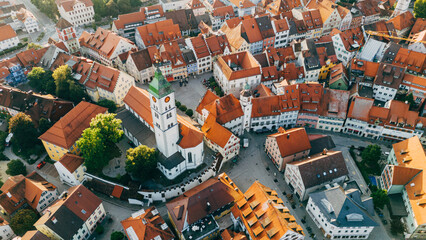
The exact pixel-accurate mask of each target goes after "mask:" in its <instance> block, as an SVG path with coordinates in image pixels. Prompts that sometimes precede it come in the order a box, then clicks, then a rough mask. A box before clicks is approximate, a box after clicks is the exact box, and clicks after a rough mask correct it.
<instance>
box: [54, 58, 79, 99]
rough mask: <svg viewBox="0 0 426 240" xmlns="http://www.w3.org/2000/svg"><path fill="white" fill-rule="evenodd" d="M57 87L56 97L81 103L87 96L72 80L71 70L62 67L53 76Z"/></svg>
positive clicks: (64, 66)
mask: <svg viewBox="0 0 426 240" xmlns="http://www.w3.org/2000/svg"><path fill="white" fill-rule="evenodd" d="M52 77H53V79H54V80H55V85H56V96H58V97H60V98H64V99H67V100H70V101H73V102H75V103H79V102H80V101H81V100H82V99H83V98H84V97H85V96H86V94H85V92H84V89H83V88H82V87H81V86H80V85H79V84H78V83H77V82H76V81H75V80H74V79H73V78H72V75H71V68H70V67H68V65H62V66H60V67H58V68H57V69H55V71H53V74H52Z"/></svg>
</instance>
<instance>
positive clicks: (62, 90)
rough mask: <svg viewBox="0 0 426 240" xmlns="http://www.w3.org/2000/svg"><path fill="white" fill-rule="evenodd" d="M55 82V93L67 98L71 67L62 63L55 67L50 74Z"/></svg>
mask: <svg viewBox="0 0 426 240" xmlns="http://www.w3.org/2000/svg"><path fill="white" fill-rule="evenodd" d="M52 77H53V79H55V84H56V95H57V96H58V97H60V98H65V99H69V98H68V97H69V87H70V86H69V82H68V80H69V79H71V68H69V67H68V65H62V66H60V67H58V68H57V69H55V71H53V74H52Z"/></svg>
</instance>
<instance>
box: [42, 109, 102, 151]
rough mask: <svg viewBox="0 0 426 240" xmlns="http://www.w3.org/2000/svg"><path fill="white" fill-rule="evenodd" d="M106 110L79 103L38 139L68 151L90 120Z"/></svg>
mask: <svg viewBox="0 0 426 240" xmlns="http://www.w3.org/2000/svg"><path fill="white" fill-rule="evenodd" d="M107 110H108V109H107V108H104V107H101V106H98V105H95V104H91V103H88V102H84V101H83V102H80V103H79V104H78V105H77V106H75V107H74V108H73V109H72V110H71V111H69V112H68V113H67V114H66V115H65V116H63V117H62V118H61V119H60V120H59V121H58V122H56V123H55V124H54V125H53V126H52V127H51V128H49V130H47V131H46V132H45V133H44V134H42V135H41V136H40V137H39V139H41V140H43V141H46V142H49V143H51V144H54V145H57V146H59V147H62V148H65V149H69V148H71V146H72V145H73V144H74V143H75V142H76V141H77V140H78V139H79V138H80V136H81V134H82V133H83V131H84V130H85V129H86V128H88V127H89V126H90V121H91V120H92V118H94V117H95V116H96V115H98V114H99V113H105V112H107Z"/></svg>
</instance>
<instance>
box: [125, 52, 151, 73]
mask: <svg viewBox="0 0 426 240" xmlns="http://www.w3.org/2000/svg"><path fill="white" fill-rule="evenodd" d="M130 57H131V58H132V60H133V62H134V63H135V65H136V69H137V70H138V71H142V70H144V69H147V68H149V67H152V61H151V57H150V56H149V52H148V49H142V50H140V51H138V52H134V53H131V54H130Z"/></svg>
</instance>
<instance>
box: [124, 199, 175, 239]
mask: <svg viewBox="0 0 426 240" xmlns="http://www.w3.org/2000/svg"><path fill="white" fill-rule="evenodd" d="M137 213H139V212H136V213H134V214H137ZM165 224H166V223H165V222H164V220H163V218H162V217H161V216H160V215H159V214H158V210H157V209H156V208H155V207H150V208H148V209H146V210H144V211H143V213H142V212H141V214H140V215H139V216H135V217H129V218H127V219H126V220H123V221H121V225H122V226H123V229H124V232H125V233H126V235H127V237H128V238H129V239H130V238H132V237H133V235H130V234H129V232H133V233H134V234H136V236H137V238H138V239H141V240H144V239H146V240H148V239H154V238H155V237H158V236H159V237H161V239H163V240H172V239H174V238H175V237H174V235H173V233H172V231H171V230H170V228H168V227H167V228H165V229H163V226H167V224H166V225H165ZM128 229H132V230H133V231H128Z"/></svg>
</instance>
